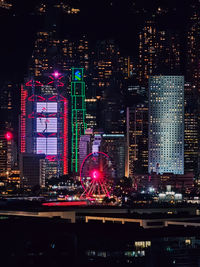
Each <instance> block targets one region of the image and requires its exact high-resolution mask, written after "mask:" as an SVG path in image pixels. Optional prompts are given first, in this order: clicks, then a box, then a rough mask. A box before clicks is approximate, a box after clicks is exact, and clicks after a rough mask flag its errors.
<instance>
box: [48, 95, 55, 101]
mask: <svg viewBox="0 0 200 267" xmlns="http://www.w3.org/2000/svg"><path fill="white" fill-rule="evenodd" d="M56 97H57V96H56V95H54V96H51V97H49V99H48V100H49V101H56Z"/></svg>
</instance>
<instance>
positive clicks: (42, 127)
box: [37, 117, 57, 133]
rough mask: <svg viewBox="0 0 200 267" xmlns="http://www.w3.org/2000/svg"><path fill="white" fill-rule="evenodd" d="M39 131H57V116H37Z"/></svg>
mask: <svg viewBox="0 0 200 267" xmlns="http://www.w3.org/2000/svg"><path fill="white" fill-rule="evenodd" d="M37 133H57V118H43V117H42V118H37Z"/></svg>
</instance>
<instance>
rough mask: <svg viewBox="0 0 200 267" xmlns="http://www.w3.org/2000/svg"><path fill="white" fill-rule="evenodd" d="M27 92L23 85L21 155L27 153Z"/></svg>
mask: <svg viewBox="0 0 200 267" xmlns="http://www.w3.org/2000/svg"><path fill="white" fill-rule="evenodd" d="M27 95H28V93H27V91H26V90H24V88H23V85H21V115H20V126H21V127H20V128H21V138H20V141H21V142H20V147H21V153H25V151H26V139H25V138H26V98H27Z"/></svg>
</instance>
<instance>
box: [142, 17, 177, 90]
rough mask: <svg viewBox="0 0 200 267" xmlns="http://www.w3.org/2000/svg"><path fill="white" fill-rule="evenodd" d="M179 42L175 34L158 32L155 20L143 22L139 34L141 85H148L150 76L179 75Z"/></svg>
mask: <svg viewBox="0 0 200 267" xmlns="http://www.w3.org/2000/svg"><path fill="white" fill-rule="evenodd" d="M179 71H180V42H179V36H178V34H177V33H176V32H171V31H163V30H159V29H158V27H157V25H156V23H155V20H154V19H151V20H148V21H146V22H145V24H144V27H143V29H142V30H141V32H140V33H139V66H138V75H139V82H140V84H141V85H143V86H146V87H147V85H148V78H149V77H150V76H151V75H160V74H162V75H163V74H164V75H171V74H176V75H177V74H179Z"/></svg>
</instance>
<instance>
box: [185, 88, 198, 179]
mask: <svg viewBox="0 0 200 267" xmlns="http://www.w3.org/2000/svg"><path fill="white" fill-rule="evenodd" d="M184 120H185V144H184V147H185V149H184V159H185V163H184V167H185V172H193V173H194V174H197V172H198V136H199V131H198V101H197V88H196V86H195V85H192V84H191V83H185V119H184Z"/></svg>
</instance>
